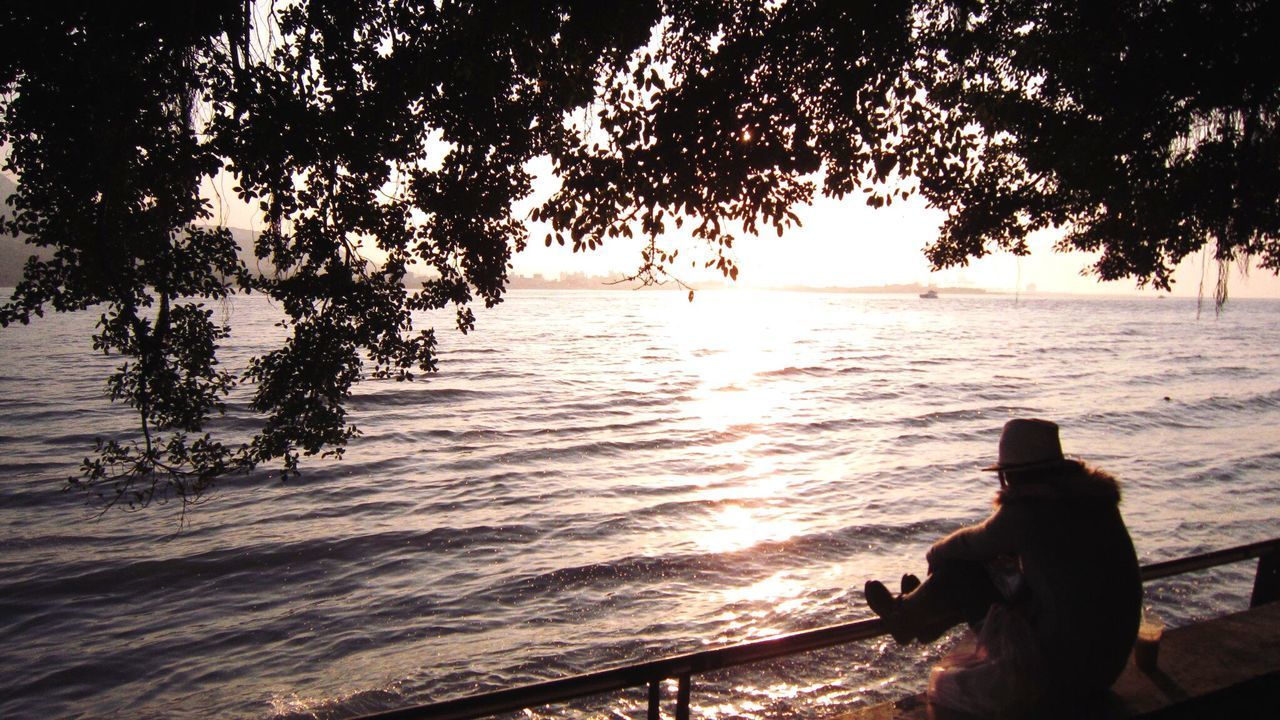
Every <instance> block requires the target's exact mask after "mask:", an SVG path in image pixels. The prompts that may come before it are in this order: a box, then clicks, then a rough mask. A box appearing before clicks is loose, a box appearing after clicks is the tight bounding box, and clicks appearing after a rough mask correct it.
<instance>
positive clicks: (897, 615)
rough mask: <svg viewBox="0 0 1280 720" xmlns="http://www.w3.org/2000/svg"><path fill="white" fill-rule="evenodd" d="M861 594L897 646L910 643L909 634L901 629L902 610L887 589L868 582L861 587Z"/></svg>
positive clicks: (875, 581) (881, 584)
mask: <svg viewBox="0 0 1280 720" xmlns="http://www.w3.org/2000/svg"><path fill="white" fill-rule="evenodd" d="M862 594H863V595H864V596H866V598H867V606H868V607H870V608H871V612H873V613H875V614H876V615H879V616H880V619H881V620H884V624H885V626H886V627H888V628H889V634H890V635H892V636H893V639H894V640H896V641H897V642H898V644H899V645H905V644H907V643H909V642H911V633H909V632H907V631H906V629H905V628H903V627H902V612H901V610H902V608H901V603H900V601H899V599H898V598H896V597H894V596H893V593H891V592H889V588H887V587H885V586H884V583H882V582H880V581H879V580H868V581H867V584H866V585H863V586H862Z"/></svg>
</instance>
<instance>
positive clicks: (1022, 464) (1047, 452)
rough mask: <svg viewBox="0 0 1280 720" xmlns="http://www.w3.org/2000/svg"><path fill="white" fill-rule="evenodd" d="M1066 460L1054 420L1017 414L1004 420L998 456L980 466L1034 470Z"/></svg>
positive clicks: (986, 468)
mask: <svg viewBox="0 0 1280 720" xmlns="http://www.w3.org/2000/svg"><path fill="white" fill-rule="evenodd" d="M1065 462H1066V458H1065V457H1064V456H1063V455H1062V443H1061V442H1060V441H1059V440H1058V424H1057V423H1055V422H1050V421H1048V420H1036V419H1034V418H1018V419H1016V420H1010V421H1009V422H1007V423H1005V424H1004V431H1003V432H1002V433H1000V456H999V458H998V459H997V461H996V464H995V465H988V466H987V467H984V468H982V469H983V470H1036V469H1040V468H1047V467H1054V466H1057V465H1061V464H1063V463H1065Z"/></svg>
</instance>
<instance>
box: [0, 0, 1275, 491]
mask: <svg viewBox="0 0 1280 720" xmlns="http://www.w3.org/2000/svg"><path fill="white" fill-rule="evenodd" d="M13 5H16V7H10V8H7V9H5V10H3V11H0V13H3V15H0V17H3V26H2V28H3V29H0V43H3V46H4V47H6V48H7V53H6V55H5V56H4V57H3V58H2V59H0V90H2V91H3V95H2V99H0V106H2V107H3V120H2V121H0V139H2V140H3V141H4V142H5V143H7V144H8V154H7V157H6V159H5V169H6V170H7V171H9V172H11V173H13V174H15V175H16V176H17V178H18V179H19V182H20V184H19V188H18V191H17V192H16V193H15V195H14V197H13V201H12V207H10V208H8V209H6V210H4V211H3V212H4V213H5V214H4V219H3V226H4V229H5V230H6V231H7V232H8V233H10V234H14V235H19V234H21V235H23V236H25V237H26V238H27V239H28V240H29V241H30V242H32V243H34V244H35V245H37V246H40V247H43V248H46V249H47V252H48V253H49V255H48V256H47V257H46V259H35V258H33V259H32V260H31V261H30V262H29V263H28V265H27V268H26V274H25V278H24V280H23V281H22V282H21V283H20V284H19V286H18V287H17V288H16V290H15V293H14V295H13V297H12V299H11V300H10V301H9V302H8V303H7V304H5V305H4V306H3V308H0V324H3V325H6V326H7V325H8V324H10V323H14V322H23V323H25V322H29V321H30V320H31V319H32V318H33V317H34V316H38V315H40V314H41V313H42V312H44V310H45V309H47V308H52V309H54V310H57V311H67V310H82V309H86V308H90V307H94V308H99V309H100V311H101V313H102V321H101V324H100V330H99V332H98V334H97V335H96V336H95V339H94V342H95V346H96V347H98V348H99V349H101V350H103V351H104V352H109V353H116V354H119V355H120V356H121V357H122V358H123V364H122V365H121V366H120V368H119V369H118V370H117V372H116V373H114V374H113V375H112V377H111V378H110V379H109V380H108V388H109V391H110V394H111V396H112V398H113V399H116V400H119V401H122V402H124V403H126V404H128V405H129V406H130V407H132V408H133V409H134V410H135V411H136V412H137V414H138V417H139V421H140V422H139V428H140V432H139V437H138V439H137V440H136V442H124V443H122V442H119V441H116V440H108V441H101V442H100V444H99V448H98V452H97V454H96V456H95V457H94V458H91V459H89V460H86V462H85V465H84V467H83V469H82V474H81V476H80V477H79V478H77V479H76V480H73V483H74V484H76V485H78V486H79V487H82V488H85V489H89V490H94V489H97V491H98V492H99V493H100V494H102V495H103V496H104V497H105V498H106V499H107V500H108V502H112V503H114V502H117V501H125V502H127V503H129V504H132V505H145V504H147V503H148V502H150V501H152V500H153V499H154V498H157V497H169V496H177V497H180V498H182V499H183V501H184V502H185V501H189V500H193V499H195V498H198V497H199V496H200V494H201V493H202V492H204V491H205V490H206V489H207V487H208V486H209V484H210V483H211V482H213V481H214V479H216V478H217V477H218V476H220V475H223V474H226V473H231V472H244V471H247V470H249V469H251V468H253V467H255V466H258V465H260V464H262V463H264V462H275V461H279V462H281V463H282V465H283V467H284V469H285V471H286V473H288V472H293V471H296V470H297V467H298V462H299V459H300V456H305V455H312V454H317V453H333V454H341V452H342V448H343V447H344V444H345V443H346V441H347V440H348V439H349V438H350V437H351V436H352V435H353V434H354V433H355V432H356V428H354V427H353V426H352V425H351V424H350V423H349V422H348V420H347V417H346V413H345V401H346V399H347V398H348V397H349V395H350V392H351V387H352V384H353V383H355V382H357V381H358V380H359V379H360V378H361V377H364V376H365V375H366V374H369V375H372V376H374V377H390V378H396V379H404V380H407V379H410V378H412V377H413V376H414V375H415V374H417V373H422V372H430V371H432V370H433V369H434V368H435V359H434V348H435V344H436V339H435V335H434V331H433V329H429V328H428V329H418V328H414V326H413V324H412V321H411V313H412V312H413V311H415V310H420V309H440V308H446V307H453V308H455V309H456V313H457V327H458V329H459V330H461V331H462V332H467V331H468V330H470V329H471V328H472V327H473V325H474V317H473V316H472V313H471V310H470V306H471V304H472V303H473V302H483V303H485V304H486V305H492V304H495V303H498V302H500V301H501V299H502V296H503V291H504V288H505V284H506V280H507V271H508V269H509V261H510V257H511V253H512V252H514V251H518V250H519V249H521V248H523V247H524V245H525V243H526V241H527V238H526V230H525V225H524V218H521V217H515V216H514V215H513V214H512V210H511V208H512V206H513V204H514V203H516V202H517V201H518V200H521V199H522V198H525V197H527V196H528V195H529V194H530V192H531V190H532V182H533V178H532V176H531V175H530V171H529V170H528V163H529V162H530V161H531V160H534V159H537V158H550V160H551V162H552V165H553V167H554V169H555V173H556V175H557V176H558V178H559V180H560V186H559V189H558V190H557V191H556V192H555V194H554V195H553V196H552V197H551V198H550V199H548V200H547V201H546V202H545V203H544V204H543V205H541V206H540V207H538V208H537V209H535V210H534V212H533V213H532V217H533V219H535V220H543V221H546V222H548V223H549V224H550V226H551V228H552V232H551V233H550V234H549V235H547V237H546V238H544V239H543V242H546V243H551V242H559V243H561V244H566V243H568V244H571V245H572V246H573V248H574V249H575V250H590V249H593V248H595V247H597V246H599V245H600V244H602V243H604V242H606V241H608V240H609V239H610V238H615V237H619V236H632V235H634V234H639V235H641V236H642V237H644V238H646V239H647V247H646V250H645V251H644V252H643V254H642V257H641V258H640V263H639V268H638V270H637V272H636V276H637V277H638V278H640V279H642V280H645V281H650V282H652V281H659V280H661V279H662V277H663V274H664V273H665V272H666V271H667V269H668V268H669V267H670V266H671V264H672V263H673V262H674V261H675V259H676V255H677V253H678V250H679V248H671V247H667V246H665V245H664V244H663V242H664V241H663V238H664V233H665V232H666V231H667V230H668V229H669V227H671V226H673V225H674V226H676V227H680V226H683V225H684V224H685V223H691V225H692V228H693V235H694V237H695V238H697V239H698V240H699V241H700V242H702V243H703V244H704V247H706V248H709V249H710V251H711V256H710V260H709V261H708V265H711V266H715V267H717V268H718V269H719V270H720V271H721V272H723V273H724V274H725V275H726V276H729V277H736V276H737V272H738V270H737V267H736V266H735V265H734V263H733V261H732V257H731V254H730V253H727V252H725V251H726V249H728V248H731V247H732V243H733V240H734V235H733V233H735V232H746V233H756V232H759V231H760V230H761V229H762V227H769V228H772V229H773V230H774V231H775V232H777V233H778V234H779V235H780V234H782V232H783V231H784V230H785V228H786V227H788V226H789V225H790V224H792V223H794V222H796V216H795V215H794V214H793V211H792V208H794V207H795V205H796V204H797V203H803V202H806V201H808V200H810V199H812V198H813V196H814V194H815V193H816V192H819V191H820V192H822V193H824V194H826V195H829V196H836V197H840V196H844V195H846V194H849V193H852V192H855V191H861V192H864V193H865V194H866V201H867V202H868V203H869V204H871V205H877V206H878V205H882V204H886V203H889V202H892V201H893V199H894V198H901V197H906V196H908V195H909V194H911V193H912V192H920V193H921V194H922V195H923V196H924V197H925V198H926V199H927V200H928V201H930V202H931V203H932V204H934V205H935V206H936V207H939V208H942V209H943V210H945V211H946V212H947V213H948V219H947V222H946V224H945V225H944V227H943V231H942V233H941V235H940V237H939V239H938V241H937V243H936V244H934V245H933V246H932V247H931V248H929V250H928V254H929V257H930V258H931V260H932V261H933V262H934V264H935V265H937V266H939V267H941V266H947V265H955V264H963V263H965V262H967V261H968V259H969V258H970V257H977V256H981V255H983V254H985V253H987V252H989V251H991V250H992V249H995V248H1003V249H1007V250H1011V251H1013V252H1015V253H1025V252H1026V244H1025V237H1026V234H1027V233H1029V232H1031V231H1034V230H1037V229H1040V228H1045V227H1065V228H1066V229H1067V234H1066V235H1065V239H1064V241H1063V243H1064V245H1066V246H1071V247H1077V248H1082V249H1091V250H1101V251H1102V255H1101V259H1100V260H1099V262H1098V264H1097V266H1096V271H1097V273H1098V274H1099V276H1100V277H1102V278H1106V279H1114V278H1120V277H1133V278H1135V279H1136V280H1137V281H1138V282H1140V283H1148V282H1149V283H1153V284H1154V285H1156V286H1157V287H1166V288H1167V287H1168V283H1169V272H1170V270H1171V268H1172V267H1173V265H1175V264H1176V263H1177V261H1178V260H1180V259H1181V258H1182V257H1184V256H1185V255H1187V254H1188V253H1191V252H1194V251H1196V250H1198V249H1199V248H1201V247H1202V246H1204V245H1205V244H1206V243H1211V244H1212V245H1213V246H1214V248H1215V250H1214V252H1215V253H1216V257H1217V258H1218V259H1219V260H1220V261H1222V262H1227V261H1230V260H1232V259H1236V258H1241V257H1249V256H1254V257H1257V258H1258V259H1259V260H1260V262H1261V264H1262V265H1263V266H1264V267H1266V268H1268V269H1271V270H1273V271H1275V270H1277V269H1280V245H1278V243H1277V207H1276V203H1277V197H1280V187H1278V185H1277V183H1278V181H1280V178H1278V177H1277V174H1278V173H1280V170H1278V168H1280V163H1277V159H1278V158H1277V134H1276V118H1277V96H1276V93H1277V91H1278V90H1277V88H1280V82H1277V77H1276V73H1277V72H1280V70H1278V69H1277V68H1280V63H1277V62H1276V60H1277V58H1275V57H1274V55H1275V53H1276V50H1275V48H1274V44H1273V43H1271V42H1270V40H1269V39H1270V37H1271V36H1273V35H1274V30H1276V28H1277V25H1278V24H1277V22H1276V17H1275V15H1276V10H1275V8H1274V7H1273V6H1272V4H1271V3H1266V2H1243V1H1237V2H1225V3H1218V2H1203V3H1196V2H1159V1H1156V0H1143V1H1141V2H1137V1H1134V2H1124V3H1118V4H1103V3H1080V4H1069V3H1055V2H1031V1H1012V0H993V1H990V2H978V1H976V0H876V1H875V2H862V3H835V2H821V1H819V0H784V1H783V2H777V1H765V0H732V1H729V2H724V1H722V0H642V1H637V2H621V1H620V0H614V1H612V2H610V1H600V0H579V1H574V0H559V1H558V2H555V1H553V2H545V3H500V2H460V1H455V0H439V1H438V2H412V1H408V0H403V1H398V0H384V1H383V2H378V3H346V2H325V1H322V0H310V1H304V2H299V3H295V4H290V5H282V6H276V5H275V4H263V5H255V4H253V3H250V2H233V1H231V0H222V1H221V2H214V3H208V4H202V5H200V6H199V7H197V8H194V9H189V8H181V9H177V8H174V9H168V10H155V9H151V8H148V9H147V11H146V12H143V11H141V10H137V9H134V8H129V9H118V8H98V7H76V8H71V9H69V8H66V7H55V6H53V5H51V4H46V5H35V6H32V5H31V4H25V3H17V4H13ZM219 171H225V172H227V173H229V174H231V175H232V176H233V177H235V178H236V179H237V182H238V185H237V188H236V192H237V193H239V195H240V196H241V197H242V198H243V199H245V200H248V201H252V202H255V203H257V204H258V207H259V208H260V209H261V211H262V214H263V217H264V219H265V224H266V228H267V229H266V231H265V232H263V233H262V234H261V236H260V237H259V238H257V240H256V247H255V251H256V254H257V257H258V258H259V259H260V260H262V261H264V266H265V267H266V271H265V272H264V271H262V270H258V269H256V268H250V267H248V266H247V265H246V264H245V263H243V262H242V261H241V260H240V259H239V258H238V256H237V254H236V245H235V242H234V241H233V239H232V237H231V235H230V233H229V231H228V230H227V229H226V228H222V227H219V226H217V225H216V223H213V224H211V222H210V221H211V220H212V219H213V218H212V216H211V211H210V207H209V204H208V202H207V201H206V200H205V199H203V198H202V197H201V195H200V185H201V182H202V181H203V180H204V179H206V178H209V177H211V176H213V175H214V174H216V173H218V172H219ZM369 247H376V248H377V250H378V251H379V253H380V254H382V255H385V256H386V260H385V261H384V262H381V263H378V264H373V263H369V262H367V261H366V259H365V258H364V256H363V254H364V252H365V248H369ZM415 263H417V264H421V265H425V266H427V267H428V268H430V269H431V279H429V280H427V281H426V282H425V283H424V284H423V286H422V287H421V288H420V289H412V290H410V289H407V288H406V287H405V286H404V279H405V277H406V273H407V272H408V270H409V269H410V268H411V267H412V266H413V265H414V264H415ZM235 293H266V294H268V295H270V296H271V297H272V298H274V299H275V300H276V301H277V302H278V303H279V304H280V305H281V306H282V307H283V308H284V310H285V312H286V315H287V319H286V320H285V324H286V326H287V327H288V329H289V332H290V334H289V337H288V339H287V340H286V341H285V343H284V344H283V345H282V346H281V347H279V348H276V349H274V350H272V351H270V352H267V353H265V354H264V355H262V356H260V357H257V358H255V359H254V360H253V361H252V362H251V363H250V365H249V366H248V368H247V369H246V370H245V371H244V372H243V373H242V374H236V373H232V372H230V371H227V370H225V369H222V368H221V367H220V366H219V365H218V364H217V346H218V343H219V341H221V340H222V339H224V338H225V337H226V336H227V333H228V331H229V330H228V328H226V327H222V326H219V325H217V324H216V323H214V322H213V319H212V313H211V312H210V311H209V310H208V309H207V308H206V303H208V302H210V301H214V300H217V299H220V298H224V297H226V296H228V295H231V294H235ZM240 383H249V384H251V385H252V386H253V402H252V406H253V409H254V410H255V411H257V412H259V413H260V414H261V415H262V417H263V420H262V425H261V428H260V430H259V431H258V432H257V433H256V434H255V435H254V437H253V438H252V439H251V440H250V441H248V442H245V443H241V444H237V443H235V442H232V441H230V440H227V439H225V438H222V437H218V436H216V435H215V434H213V433H211V432H210V431H209V429H208V428H209V425H210V421H211V419H213V418H216V417H217V416H218V415H219V414H220V413H221V412H222V410H223V401H224V399H225V398H226V396H227V395H228V393H229V392H231V390H232V389H233V388H234V387H235V386H237V384H240Z"/></svg>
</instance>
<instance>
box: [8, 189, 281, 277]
mask: <svg viewBox="0 0 1280 720" xmlns="http://www.w3.org/2000/svg"><path fill="white" fill-rule="evenodd" d="M17 188H18V186H17V185H16V184H15V183H14V182H13V180H11V179H9V178H8V177H6V176H5V175H3V174H0V215H8V214H9V213H10V212H11V208H10V207H9V203H8V201H9V196H10V195H13V193H14V191H15V190H17ZM230 230H231V237H233V238H235V241H236V244H237V245H239V246H240V259H241V260H242V261H244V264H245V265H246V266H247V267H249V268H250V269H259V268H260V269H262V270H263V271H264V272H269V271H270V268H271V265H270V263H267V262H265V261H264V262H259V261H258V259H257V258H256V257H254V255H253V240H254V238H255V237H257V233H256V232H254V231H252V230H244V229H242V228H230ZM52 254H53V253H52V252H51V251H50V250H49V249H47V248H37V247H35V246H33V245H28V244H27V243H26V242H25V241H24V240H23V239H22V238H21V237H18V238H14V237H12V236H9V235H4V234H0V287H6V288H11V287H13V286H14V285H17V284H18V281H19V280H21V279H22V268H23V267H24V266H25V265H26V264H27V258H29V257H31V256H32V255H38V256H40V257H42V258H43V257H49V256H51V255H52Z"/></svg>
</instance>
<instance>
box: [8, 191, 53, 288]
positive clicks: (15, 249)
mask: <svg viewBox="0 0 1280 720" xmlns="http://www.w3.org/2000/svg"><path fill="white" fill-rule="evenodd" d="M17 189H18V186H17V185H15V184H14V182H13V181H12V180H10V179H9V178H8V177H5V176H4V175H0V215H9V213H10V212H11V211H12V208H10V207H9V196H10V195H12V194H13V193H14V191H15V190H17ZM48 254H49V253H48V251H47V250H46V251H41V250H39V249H37V248H35V247H32V246H31V245H28V244H27V243H26V242H24V241H23V240H22V239H21V238H14V237H11V236H9V235H3V234H0V287H13V286H14V285H17V284H18V280H20V279H21V278H22V266H23V265H26V264H27V258H29V257H31V256H32V255H41V256H42V257H47V256H48Z"/></svg>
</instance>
